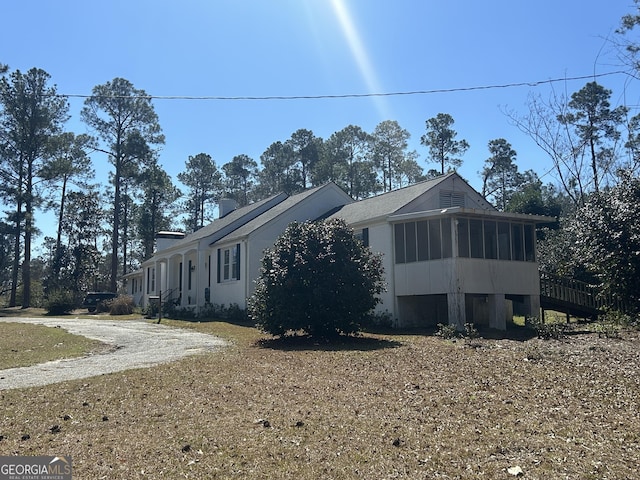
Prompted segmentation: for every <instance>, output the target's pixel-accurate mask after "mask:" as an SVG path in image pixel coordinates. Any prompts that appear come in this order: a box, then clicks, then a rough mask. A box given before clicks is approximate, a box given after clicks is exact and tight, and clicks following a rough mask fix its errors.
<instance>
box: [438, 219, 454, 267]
mask: <svg viewBox="0 0 640 480" xmlns="http://www.w3.org/2000/svg"><path fill="white" fill-rule="evenodd" d="M440 222H441V225H442V228H441V230H442V258H451V257H452V256H453V253H452V251H453V242H452V241H451V218H448V217H447V218H443V219H441V220H440Z"/></svg>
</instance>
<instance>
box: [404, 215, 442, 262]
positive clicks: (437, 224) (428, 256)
mask: <svg viewBox="0 0 640 480" xmlns="http://www.w3.org/2000/svg"><path fill="white" fill-rule="evenodd" d="M393 228H394V238H395V255H396V263H412V262H424V261H427V260H438V259H440V258H450V257H451V256H452V249H453V247H452V241H451V219H450V218H442V219H440V218H436V219H432V220H422V221H420V222H407V223H396V224H395V225H394V227H393Z"/></svg>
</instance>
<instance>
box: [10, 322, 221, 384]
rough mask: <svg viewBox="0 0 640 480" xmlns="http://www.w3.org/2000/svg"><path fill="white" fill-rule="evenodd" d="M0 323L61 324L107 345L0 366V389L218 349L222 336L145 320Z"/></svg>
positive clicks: (147, 363)
mask: <svg viewBox="0 0 640 480" xmlns="http://www.w3.org/2000/svg"><path fill="white" fill-rule="evenodd" d="M0 322H22V323H34V324H40V325H46V326H48V327H60V328H63V329H65V330H67V331H68V332H69V333H73V334H75V335H82V336H84V337H88V338H92V339H95V340H100V341H101V342H104V343H106V344H108V345H109V346H110V347H111V348H109V349H108V351H106V352H105V353H100V354H97V355H89V356H86V357H80V358H72V359H65V360H56V361H52V362H46V363H42V364H39V365H33V366H30V367H19V368H10V369H7V370H0V391H2V390H7V389H11V388H25V387H35V386H41V385H48V384H51V383H57V382H64V381H67V380H75V379H78V378H87V377H94V376H97V375H103V374H105V373H113V372H119V371H122V370H129V369H133V368H143V367H151V366H153V365H158V364H161V363H167V362H171V361H174V360H177V359H180V358H183V357H185V356H187V355H194V354H197V353H202V352H206V351H211V350H216V349H218V348H222V347H223V346H224V345H225V342H224V340H221V339H219V338H217V337H214V336H212V335H207V334H204V333H198V332H193V331H190V330H186V329H180V328H172V327H168V326H165V325H157V324H155V323H147V322H145V321H143V320H124V321H122V320H118V321H114V320H94V319H78V318H73V319H71V318H69V319H67V318H64V319H62V318H18V317H15V318H12V317H2V318H0ZM1 330H2V325H1V324H0V331H1Z"/></svg>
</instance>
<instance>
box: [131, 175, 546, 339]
mask: <svg viewBox="0 0 640 480" xmlns="http://www.w3.org/2000/svg"><path fill="white" fill-rule="evenodd" d="M229 210H231V209H230V208H229V206H228V205H223V206H222V208H221V218H219V219H216V220H215V221H214V222H212V223H211V224H209V225H207V226H206V227H204V228H202V229H200V230H198V231H196V232H194V233H192V234H190V235H186V236H185V235H184V234H180V233H175V232H161V233H160V234H159V235H158V244H157V251H156V254H155V255H154V256H153V257H152V258H150V259H149V260H147V261H146V262H144V263H143V265H142V269H141V270H140V271H138V272H135V273H133V274H130V275H129V276H128V279H127V280H128V287H129V291H130V293H131V294H134V295H137V298H139V299H140V304H141V305H143V306H144V305H146V304H147V303H148V302H149V300H150V298H152V297H156V296H159V295H162V296H163V298H164V299H171V300H173V301H174V302H175V303H176V304H177V305H179V306H181V307H186V308H193V309H194V310H196V311H197V310H198V309H200V308H202V307H203V306H204V305H205V304H206V303H214V304H221V305H231V304H237V305H238V306H240V307H241V308H246V306H247V299H248V298H249V297H250V296H251V294H252V293H253V288H254V281H255V279H256V278H257V277H258V274H259V268H260V260H261V257H262V254H263V252H264V250H265V249H266V248H268V247H270V246H272V245H273V243H274V242H275V240H276V238H277V237H278V236H279V235H280V234H281V233H282V232H283V231H284V229H285V228H286V227H287V225H288V224H289V223H291V222H293V221H305V220H316V219H319V218H326V217H329V218H341V219H344V220H345V221H346V222H347V223H348V224H349V225H350V226H351V227H352V228H353V229H354V231H355V233H356V234H357V235H358V236H360V238H361V239H362V240H363V241H364V242H365V244H367V245H369V246H370V247H371V248H372V249H373V250H374V251H377V252H381V253H382V254H383V258H384V268H385V280H386V282H387V284H388V290H387V292H386V293H384V294H382V296H381V300H382V302H381V304H380V305H379V306H378V310H379V311H388V312H389V313H390V314H391V315H392V317H393V318H395V319H397V324H398V326H403V327H405V326H424V325H435V324H437V323H447V322H448V323H450V324H454V325H456V326H457V328H459V329H462V328H463V327H464V323H466V322H473V323H476V324H483V323H484V324H488V325H489V326H491V327H493V328H498V329H504V328H506V322H507V320H509V318H510V317H511V315H512V311H513V309H514V308H516V309H519V311H521V312H522V313H523V314H526V315H531V316H538V314H539V310H540V280H539V273H538V264H537V261H536V252H535V225H536V223H541V222H548V221H549V220H550V219H549V218H547V217H539V216H531V215H520V214H507V213H503V212H499V211H497V210H496V209H495V208H494V207H492V206H491V205H490V204H489V203H488V202H487V201H486V200H485V199H484V198H483V197H482V196H481V195H480V194H479V193H478V192H476V191H475V190H474V189H473V188H472V187H471V186H470V185H469V184H468V183H467V182H465V181H464V180H463V179H462V178H461V177H460V176H459V175H458V174H457V173H451V174H448V175H445V176H442V177H438V178H436V179H434V180H429V181H426V182H421V183H418V184H415V185H411V186H409V187H405V188H401V189H399V190H395V191H392V192H388V193H385V194H382V195H379V196H376V197H372V198H368V199H365V200H361V201H358V202H354V201H353V200H352V199H351V198H350V197H349V196H348V195H347V194H346V193H345V192H344V191H343V190H342V189H340V188H339V187H338V186H336V185H335V184H333V183H327V184H325V185H323V186H321V187H316V188H313V189H310V190H307V191H305V192H303V193H300V194H297V195H292V196H287V195H285V194H280V195H275V196H273V197H270V198H268V199H266V200H263V201H261V202H257V203H255V204H252V205H249V206H246V207H243V208H238V209H235V210H231V211H229ZM136 288H137V289H138V290H137V291H135V289H136Z"/></svg>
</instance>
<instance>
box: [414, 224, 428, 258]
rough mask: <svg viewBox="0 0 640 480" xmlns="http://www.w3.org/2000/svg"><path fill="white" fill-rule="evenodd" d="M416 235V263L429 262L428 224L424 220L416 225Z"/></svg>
mask: <svg viewBox="0 0 640 480" xmlns="http://www.w3.org/2000/svg"><path fill="white" fill-rule="evenodd" d="M416 232H417V234H418V261H419V262H424V261H426V260H429V222H428V221H427V220H424V221H422V222H418V223H417V225H416Z"/></svg>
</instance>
